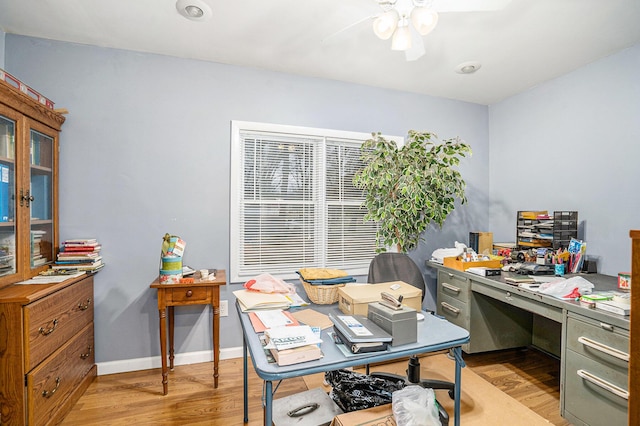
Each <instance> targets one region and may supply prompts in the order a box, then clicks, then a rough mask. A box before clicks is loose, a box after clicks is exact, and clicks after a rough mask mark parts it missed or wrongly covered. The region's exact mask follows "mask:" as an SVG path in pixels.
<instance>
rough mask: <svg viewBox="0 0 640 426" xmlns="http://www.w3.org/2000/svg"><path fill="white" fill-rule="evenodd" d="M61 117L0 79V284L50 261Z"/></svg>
mask: <svg viewBox="0 0 640 426" xmlns="http://www.w3.org/2000/svg"><path fill="white" fill-rule="evenodd" d="M64 119H65V118H64V116H63V115H61V114H59V113H57V112H55V111H53V110H52V109H51V108H48V107H47V106H45V105H42V104H40V103H39V102H37V101H36V100H34V99H32V98H30V97H29V96H28V95H26V94H24V93H22V92H19V91H17V90H15V89H14V88H13V87H11V86H10V85H9V84H8V83H5V82H4V81H0V288H2V287H4V286H6V285H9V284H11V283H14V282H18V281H21V280H24V279H27V278H31V277H32V276H34V275H37V273H38V272H39V271H41V270H43V269H46V268H48V265H49V264H51V263H53V262H54V261H55V257H56V254H57V246H58V230H57V219H58V213H57V211H58V209H57V196H58V192H57V189H58V185H57V178H58V171H57V169H58V133H59V132H60V129H61V126H62V123H63V122H64Z"/></svg>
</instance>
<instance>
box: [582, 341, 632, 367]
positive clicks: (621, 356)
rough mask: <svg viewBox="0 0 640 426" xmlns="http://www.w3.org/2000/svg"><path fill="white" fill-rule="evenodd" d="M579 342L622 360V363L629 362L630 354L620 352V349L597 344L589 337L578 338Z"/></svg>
mask: <svg viewBox="0 0 640 426" xmlns="http://www.w3.org/2000/svg"><path fill="white" fill-rule="evenodd" d="M578 342H580V343H582V344H583V345H585V346H588V347H590V348H591V349H594V350H596V351H599V352H602V353H605V354H607V355H611V356H612V357H615V358H618V359H621V360H622V361H626V362H629V354H628V353H626V352H622V351H619V350H618V349H616V348H612V347H611V346H607V345H603V344H602V343H600V342H596V341H595V340H591V339H589V338H588V337H584V336H580V337H578Z"/></svg>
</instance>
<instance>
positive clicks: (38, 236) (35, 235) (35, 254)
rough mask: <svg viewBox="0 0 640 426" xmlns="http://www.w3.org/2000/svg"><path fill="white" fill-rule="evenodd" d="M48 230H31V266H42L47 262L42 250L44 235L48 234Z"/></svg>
mask: <svg viewBox="0 0 640 426" xmlns="http://www.w3.org/2000/svg"><path fill="white" fill-rule="evenodd" d="M46 233H47V232H46V231H38V230H32V231H31V267H32V268H34V267H36V266H41V265H44V264H45V263H47V259H46V258H45V256H44V255H43V254H42V252H41V251H40V248H41V244H42V237H43V236H44V235H45V234H46Z"/></svg>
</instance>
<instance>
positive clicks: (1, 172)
mask: <svg viewBox="0 0 640 426" xmlns="http://www.w3.org/2000/svg"><path fill="white" fill-rule="evenodd" d="M15 141H16V122H15V121H13V120H11V119H10V118H7V117H5V116H2V115H0V277H1V276H5V275H11V274H15V273H16V225H15V224H16V222H15V158H16V143H15Z"/></svg>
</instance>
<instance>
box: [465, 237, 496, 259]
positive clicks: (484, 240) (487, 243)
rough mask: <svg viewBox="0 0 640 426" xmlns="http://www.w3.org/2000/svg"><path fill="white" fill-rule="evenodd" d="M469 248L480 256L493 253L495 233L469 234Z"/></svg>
mask: <svg viewBox="0 0 640 426" xmlns="http://www.w3.org/2000/svg"><path fill="white" fill-rule="evenodd" d="M469 247H471V248H472V249H473V251H475V252H476V253H478V254H491V253H493V232H469Z"/></svg>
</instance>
